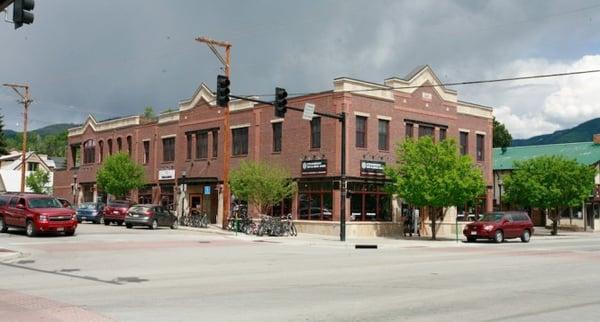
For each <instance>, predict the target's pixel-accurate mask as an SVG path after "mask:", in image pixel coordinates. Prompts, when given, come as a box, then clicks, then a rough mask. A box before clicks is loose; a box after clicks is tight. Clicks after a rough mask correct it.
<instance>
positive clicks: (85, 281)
mask: <svg viewBox="0 0 600 322" xmlns="http://www.w3.org/2000/svg"><path fill="white" fill-rule="evenodd" d="M369 242H370V243H377V244H378V245H379V246H380V247H379V249H354V247H353V245H354V243H353V242H352V241H348V242H346V244H342V243H341V242H339V241H335V240H334V239H332V238H329V239H326V238H319V237H315V236H302V235H300V236H299V237H297V238H295V239H294V238H252V237H248V236H245V235H239V236H235V235H232V234H228V233H225V232H221V231H218V230H216V229H211V230H203V231H198V230H196V231H190V230H183V229H179V230H170V229H166V228H163V229H159V230H155V231H152V230H148V229H143V228H140V229H133V230H129V229H125V228H124V227H118V226H109V227H107V226H103V225H102V226H101V225H93V224H81V225H80V226H79V228H78V231H77V235H76V236H75V237H62V236H56V237H54V236H48V237H38V238H27V237H25V235H24V233H22V232H18V231H15V230H11V232H9V233H8V234H1V235H0V251H1V252H0V256H4V257H0V259H1V260H0V261H1V263H0V267H1V269H0V271H1V272H2V283H1V285H0V320H2V321H35V320H44V321H83V320H85V321H113V320H116V321H141V320H143V321H440V320H446V321H457V320H462V321H508V320H510V321H531V320H537V321H540V320H544V321H564V320H567V319H575V320H577V321H594V320H596V321H597V320H598V318H599V315H600V313H599V312H600V300H599V299H598V298H597V296H596V295H597V294H598V291H597V288H600V277H598V267H599V266H598V264H599V263H600V253H599V251H600V235H597V234H584V233H579V234H577V233H575V234H571V235H566V236H559V237H555V238H550V237H538V236H534V237H533V239H532V241H531V243H529V244H524V243H521V242H519V241H517V240H512V241H508V242H505V243H503V244H494V243H488V242H479V243H476V244H469V243H464V242H459V243H456V242H455V241H436V242H433V241H426V240H422V241H419V240H394V239H387V240H386V239H374V240H370V241H369ZM9 250H10V251H18V252H21V255H18V254H17V253H11V252H9Z"/></svg>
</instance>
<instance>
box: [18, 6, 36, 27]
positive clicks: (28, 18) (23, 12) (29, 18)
mask: <svg viewBox="0 0 600 322" xmlns="http://www.w3.org/2000/svg"><path fill="white" fill-rule="evenodd" d="M34 7H35V1H34V0H15V3H14V4H13V21H14V23H15V29H19V28H21V26H23V24H24V23H26V24H30V23H32V22H33V13H31V12H30V11H31V10H33V8H34Z"/></svg>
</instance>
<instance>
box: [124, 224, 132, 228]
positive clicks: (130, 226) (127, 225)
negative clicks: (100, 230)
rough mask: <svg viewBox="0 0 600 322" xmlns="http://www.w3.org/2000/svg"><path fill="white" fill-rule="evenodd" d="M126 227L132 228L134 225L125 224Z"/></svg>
mask: <svg viewBox="0 0 600 322" xmlns="http://www.w3.org/2000/svg"><path fill="white" fill-rule="evenodd" d="M125 227H127V229H131V228H132V227H133V225H132V224H125Z"/></svg>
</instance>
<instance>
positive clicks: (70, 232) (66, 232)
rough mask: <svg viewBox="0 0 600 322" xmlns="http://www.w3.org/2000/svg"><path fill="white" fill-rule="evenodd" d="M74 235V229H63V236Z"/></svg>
mask: <svg viewBox="0 0 600 322" xmlns="http://www.w3.org/2000/svg"><path fill="white" fill-rule="evenodd" d="M73 235H75V231H74V230H67V231H65V236H73Z"/></svg>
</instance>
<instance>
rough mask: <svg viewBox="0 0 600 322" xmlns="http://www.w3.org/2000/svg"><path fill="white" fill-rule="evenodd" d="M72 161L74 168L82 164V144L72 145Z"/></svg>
mask: <svg viewBox="0 0 600 322" xmlns="http://www.w3.org/2000/svg"><path fill="white" fill-rule="evenodd" d="M71 162H72V164H73V167H74V168H77V167H79V166H80V165H81V145H80V144H73V145H71Z"/></svg>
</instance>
